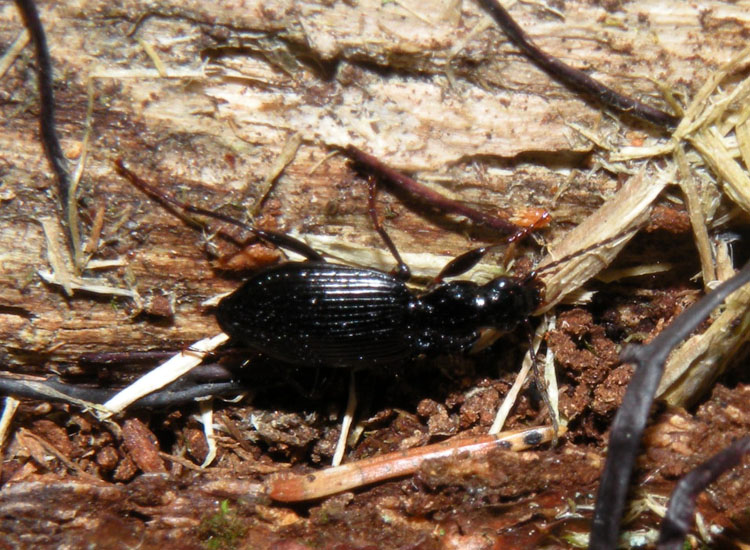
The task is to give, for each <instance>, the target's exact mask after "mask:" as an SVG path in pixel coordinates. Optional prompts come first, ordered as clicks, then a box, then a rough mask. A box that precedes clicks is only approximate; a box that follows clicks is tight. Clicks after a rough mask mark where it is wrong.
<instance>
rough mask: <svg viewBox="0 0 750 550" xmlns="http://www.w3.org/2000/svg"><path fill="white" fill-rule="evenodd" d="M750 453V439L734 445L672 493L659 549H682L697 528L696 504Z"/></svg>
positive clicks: (678, 485)
mask: <svg viewBox="0 0 750 550" xmlns="http://www.w3.org/2000/svg"><path fill="white" fill-rule="evenodd" d="M745 453H750V436H748V437H743V438H742V439H738V440H737V441H735V442H734V443H732V444H731V445H730V446H729V447H727V448H726V449H724V450H723V451H721V452H719V453H717V454H715V455H714V456H712V457H711V458H709V459H708V460H707V461H706V462H704V463H703V464H701V465H700V466H698V467H697V468H695V469H694V470H692V471H691V472H690V473H688V474H687V475H686V476H685V477H683V478H682V479H681V480H680V481H679V482H677V486H676V487H675V489H674V491H673V492H672V496H671V497H670V499H669V506H668V508H667V513H666V515H665V516H664V519H663V520H662V523H661V530H660V532H659V542H658V546H657V548H658V550H680V549H681V548H683V544H684V541H685V537H686V536H687V534H688V532H689V531H690V529H691V528H692V526H693V519H694V517H695V501H696V499H697V498H698V495H699V494H700V493H701V492H703V491H704V490H705V489H706V487H708V486H709V485H710V484H711V483H713V482H714V481H716V480H717V479H718V478H719V476H720V475H721V474H723V473H724V472H726V471H727V470H729V469H730V468H734V467H735V466H737V465H738V464H739V463H740V461H741V460H742V457H743V456H744V455H745Z"/></svg>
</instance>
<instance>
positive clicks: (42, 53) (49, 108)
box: [16, 0, 77, 251]
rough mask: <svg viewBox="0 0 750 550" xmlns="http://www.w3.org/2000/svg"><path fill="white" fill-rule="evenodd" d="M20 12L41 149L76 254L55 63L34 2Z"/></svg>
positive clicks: (22, 4) (20, 2) (20, 0)
mask: <svg viewBox="0 0 750 550" xmlns="http://www.w3.org/2000/svg"><path fill="white" fill-rule="evenodd" d="M16 5H17V6H18V10H19V11H20V12H21V16H22V17H23V21H24V25H25V26H26V28H27V29H28V31H29V35H30V36H31V39H32V40H33V42H34V49H35V50H36V59H37V76H38V86H39V131H40V133H41V137H42V145H43V146H44V152H45V154H46V155H47V160H49V163H50V165H51V166H52V171H53V172H54V173H55V177H56V178H57V194H58V198H59V200H60V206H61V209H62V213H63V214H62V220H63V226H64V227H66V229H67V231H68V237H69V239H70V241H71V246H72V247H73V250H74V251H75V250H76V242H75V241H77V238H76V237H74V233H73V232H74V231H76V228H73V227H70V224H69V219H68V215H67V212H68V208H69V205H68V200H69V192H70V174H69V173H68V166H67V160H66V159H65V155H64V154H63V150H62V147H61V146H60V139H59V138H58V135H57V130H56V128H55V97H54V92H53V91H52V61H51V60H50V55H49V48H48V47H47V38H46V36H45V34H44V27H42V21H41V20H40V19H39V12H38V11H37V9H36V6H35V5H34V2H33V0H16Z"/></svg>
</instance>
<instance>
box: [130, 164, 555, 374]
mask: <svg viewBox="0 0 750 550" xmlns="http://www.w3.org/2000/svg"><path fill="white" fill-rule="evenodd" d="M116 167H117V170H118V171H119V173H120V174H121V175H123V176H125V177H126V178H127V179H129V180H130V181H131V182H132V183H133V184H134V185H135V186H137V187H138V188H140V189H141V190H142V191H144V192H145V193H147V194H148V195H150V196H151V197H153V198H155V199H157V200H158V201H159V202H161V203H163V204H165V203H166V204H167V205H168V206H170V207H172V206H177V207H179V208H182V209H185V210H187V211H189V212H193V213H197V214H202V215H207V216H211V217H214V218H218V219H220V220H223V221H226V222H230V223H233V224H235V225H239V226H240V227H243V228H244V229H246V230H247V231H250V232H251V233H253V234H254V235H255V236H256V237H258V238H260V239H261V240H264V241H267V242H269V243H271V244H273V245H275V246H279V247H282V248H286V249H289V250H292V251H294V252H297V253H299V254H301V255H302V256H304V257H305V258H306V260H307V261H302V262H296V261H295V262H291V261H290V262H285V263H282V264H280V265H277V266H272V267H270V268H266V269H263V270H261V271H259V272H257V273H255V274H254V275H252V276H251V277H250V278H249V279H248V280H246V281H245V282H244V283H243V284H242V286H240V287H239V288H238V289H237V290H235V291H234V292H233V293H231V294H230V295H229V296H226V297H225V298H223V299H222V300H221V301H220V302H219V304H218V307H217V309H216V318H217V321H218V323H219V325H220V326H221V328H222V330H223V331H224V332H225V333H226V334H228V335H229V336H230V337H231V339H232V341H233V342H234V343H235V344H239V345H241V346H246V347H249V348H251V349H254V350H257V351H259V352H261V353H264V354H266V355H267V356H269V357H272V358H274V359H279V360H281V361H284V362H286V363H290V364H296V365H302V366H310V367H323V366H326V367H349V368H355V367H367V366H378V365H384V364H389V363H395V362H399V361H402V360H406V359H411V358H415V357H417V356H420V355H438V354H448V353H458V352H463V351H467V350H468V349H469V348H471V346H472V345H473V344H474V343H475V342H476V341H477V340H478V339H479V336H480V331H481V329H484V328H493V329H498V330H500V331H503V332H506V331H510V330H513V329H514V328H515V327H516V326H517V325H518V324H519V323H521V322H523V321H525V320H526V319H528V317H529V316H530V315H531V314H532V313H533V311H534V310H536V309H537V307H538V306H539V304H540V302H541V283H539V282H538V279H537V278H536V276H535V274H534V273H532V274H530V275H528V276H526V277H524V278H519V277H510V276H501V277H497V278H495V279H493V280H491V281H490V282H488V283H486V284H484V285H478V284H476V283H474V282H471V281H450V282H442V280H443V278H446V277H453V276H456V275H460V274H462V273H465V272H466V271H468V270H469V269H471V268H472V267H473V266H474V265H476V264H477V262H479V260H480V259H481V258H482V257H483V256H484V255H485V254H486V253H487V252H488V251H489V250H490V249H492V248H493V247H495V246H498V245H490V246H485V247H480V248H475V249H472V250H470V251H468V252H466V253H464V254H461V255H459V256H457V257H456V258H454V259H453V260H451V261H450V262H449V263H448V264H447V265H446V266H445V267H444V268H443V270H442V271H441V272H440V274H439V275H438V276H437V277H436V278H435V280H434V281H433V284H432V285H431V286H430V287H429V288H428V289H427V290H426V291H424V292H421V293H420V292H416V291H414V290H412V289H411V288H409V287H408V286H407V285H406V280H407V279H408V278H409V276H410V274H409V269H408V267H407V266H406V264H405V263H404V262H403V260H402V259H401V257H400V255H399V254H398V251H397V250H396V247H395V246H394V244H393V242H392V241H391V240H390V238H389V237H388V235H387V234H386V233H385V231H384V230H383V228H382V227H381V225H380V223H379V221H378V218H377V215H376V213H375V208H374V204H375V202H374V201H375V186H376V182H375V180H374V178H371V179H370V194H369V204H370V215H371V217H372V220H373V223H374V225H375V228H376V230H377V231H378V233H379V234H380V235H381V237H382V238H383V240H384V241H385V243H386V245H387V246H388V248H389V250H390V251H391V252H392V253H393V255H394V257H395V258H396V261H397V263H398V268H397V269H396V270H395V272H394V273H393V274H390V273H385V272H383V271H378V270H375V269H364V268H359V267H351V266H345V265H339V264H333V263H329V262H327V261H325V259H324V258H323V257H322V256H321V255H320V254H319V253H318V252H316V251H315V250H313V249H312V248H310V247H309V246H308V245H307V244H305V243H303V242H302V241H299V240H297V239H295V238H293V237H290V236H289V235H286V234H283V233H277V232H273V231H267V230H263V229H258V228H255V227H252V226H249V225H247V224H244V223H242V222H239V221H237V220H234V219H232V218H230V217H227V216H224V215H222V214H220V213H216V212H211V211H208V210H205V209H202V208H200V207H196V206H192V205H188V204H184V203H181V202H179V201H177V200H175V199H174V198H172V197H171V196H168V195H166V194H163V193H162V192H160V191H157V190H155V189H154V188H153V187H151V186H150V185H149V184H147V183H146V182H145V181H143V180H142V179H141V178H139V177H138V176H137V175H136V174H134V173H133V172H132V171H130V170H129V169H128V168H126V167H125V166H124V164H123V163H122V161H117V162H116ZM531 229H533V226H532V227H531V228H525V229H522V230H520V231H518V232H517V233H515V234H514V235H512V236H511V237H509V238H508V239H507V241H508V242H513V241H515V240H518V239H519V238H520V237H522V236H524V235H526V234H527V233H528V232H529V231H530V230H531ZM502 244H505V243H502Z"/></svg>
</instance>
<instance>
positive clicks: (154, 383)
mask: <svg viewBox="0 0 750 550" xmlns="http://www.w3.org/2000/svg"><path fill="white" fill-rule="evenodd" d="M228 341H229V336H227V335H226V334H224V333H223V332H221V333H219V334H217V335H216V336H214V337H213V338H204V339H203V340H200V341H198V342H195V343H194V344H193V345H191V346H190V347H189V348H188V349H187V350H185V351H181V352H180V353H178V354H177V355H175V356H174V357H172V358H171V359H169V360H168V361H166V362H164V363H162V364H161V365H159V366H158V367H156V368H155V369H153V370H151V371H149V372H148V373H146V374H145V375H143V376H141V377H140V378H139V379H138V380H136V381H135V382H133V383H132V384H131V385H130V386H128V387H127V388H125V389H123V390H122V391H120V392H118V393H117V394H116V395H114V396H113V397H112V398H111V399H109V400H108V401H107V402H106V403H105V404H104V407H105V408H106V409H107V410H108V412H107V413H106V414H105V416H108V415H109V414H114V413H119V412H122V411H123V410H125V408H126V407H127V406H128V405H130V404H132V403H134V402H136V401H138V400H139V399H141V398H143V397H144V396H146V395H148V394H149V393H152V392H154V391H156V390H160V389H162V388H163V387H165V386H167V385H168V384H170V383H171V382H174V381H175V380H177V379H178V378H179V377H180V376H182V375H184V374H186V373H188V372H189V371H190V370H192V369H194V368H195V367H197V366H198V365H200V364H201V363H202V362H203V359H204V358H205V357H206V354H207V353H209V352H211V351H213V350H215V349H216V348H218V347H219V346H221V345H223V344H225V343H226V342H228Z"/></svg>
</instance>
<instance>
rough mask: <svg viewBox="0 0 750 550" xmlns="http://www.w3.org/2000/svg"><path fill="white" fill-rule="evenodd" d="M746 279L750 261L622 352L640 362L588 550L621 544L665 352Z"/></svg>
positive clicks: (614, 434)
mask: <svg viewBox="0 0 750 550" xmlns="http://www.w3.org/2000/svg"><path fill="white" fill-rule="evenodd" d="M748 282H750V262H748V263H747V264H746V265H745V266H744V267H743V268H742V270H740V272H739V273H737V274H736V275H735V276H734V277H732V278H731V279H729V280H727V281H725V282H724V283H722V284H721V285H719V286H718V287H716V289H715V290H714V291H713V292H711V293H710V294H707V295H706V296H704V297H703V298H701V299H700V300H699V301H698V302H696V303H695V304H693V305H692V306H690V307H689V308H688V309H687V310H685V311H684V312H683V313H682V315H680V316H679V317H677V319H675V320H674V321H673V322H672V324H671V325H669V326H668V327H667V328H666V329H665V330H663V331H662V332H661V333H660V334H659V335H658V336H657V337H656V338H654V339H653V340H652V341H651V343H649V344H647V345H645V346H638V345H631V346H628V347H627V348H625V350H624V351H623V352H622V354H621V356H620V360H621V361H622V362H623V363H633V364H635V365H637V368H636V371H635V373H634V374H633V378H632V379H631V380H630V383H629V384H628V388H627V390H626V391H625V397H624V398H623V400H622V405H620V408H619V409H618V411H617V414H616V415H615V420H614V422H613V423H612V429H611V435H610V438H609V451H608V453H607V462H606V464H605V467H604V474H603V475H602V480H601V484H600V485H599V492H598V495H597V499H596V507H595V509H594V519H593V522H592V526H591V538H590V541H589V550H613V549H614V548H616V547H617V536H618V532H619V527H620V520H621V518H622V512H623V509H624V506H625V499H626V497H627V493H628V486H629V484H630V476H631V473H632V470H633V465H634V463H635V458H636V455H637V454H638V449H639V447H640V441H641V436H642V435H643V430H644V429H645V427H646V421H647V420H648V414H649V411H650V409H651V405H652V404H653V402H654V396H655V395H656V389H657V387H658V386H659V380H660V379H661V376H662V372H663V371H664V363H665V362H666V360H667V356H668V355H669V353H670V352H671V351H672V350H673V349H674V348H675V347H677V345H679V343H680V342H682V341H683V340H684V339H685V338H687V337H688V336H689V335H690V333H691V332H693V331H694V330H695V329H696V328H697V327H698V325H700V324H701V323H702V322H703V321H705V320H706V319H707V318H708V316H709V315H710V314H711V312H712V311H713V310H714V309H715V308H716V307H717V306H718V305H719V304H721V303H722V302H723V301H724V299H725V298H726V297H727V296H729V295H730V294H731V293H732V292H734V291H735V290H737V289H738V288H740V287H741V286H743V285H745V284H747V283H748Z"/></svg>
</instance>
